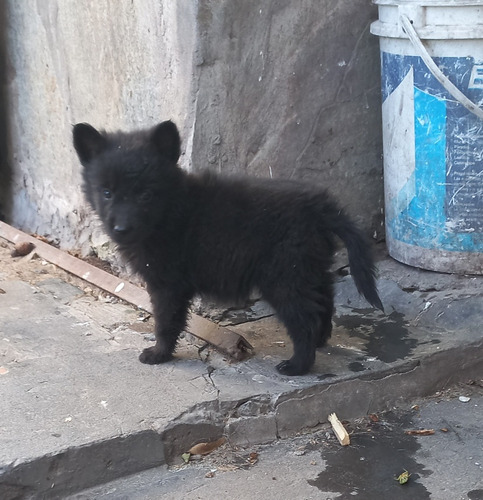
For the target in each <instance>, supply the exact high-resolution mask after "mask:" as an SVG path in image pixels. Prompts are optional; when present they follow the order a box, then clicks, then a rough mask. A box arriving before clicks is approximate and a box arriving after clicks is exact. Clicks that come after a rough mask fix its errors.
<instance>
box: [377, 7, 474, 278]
mask: <svg viewBox="0 0 483 500" xmlns="http://www.w3.org/2000/svg"><path fill="white" fill-rule="evenodd" d="M374 3H375V4H377V5H378V9H379V20H378V21H375V22H374V23H372V25H371V32H372V33H373V34H375V35H377V36H379V39H380V49H381V73H382V74H381V80H382V119H383V148H384V188H385V218H386V239H387V244H388V249H389V254H390V255H391V256H392V257H394V258H395V259H397V260H399V261H401V262H404V263H406V264H409V265H412V266H416V267H421V268H423V269H431V270H435V271H443V272H456V273H472V274H483V110H482V108H483V1H482V0H478V1H475V0H468V1H464V0H453V1H451V0H448V1H436V0H420V1H415V0H399V1H392V0H374Z"/></svg>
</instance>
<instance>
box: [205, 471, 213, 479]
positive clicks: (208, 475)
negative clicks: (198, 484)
mask: <svg viewBox="0 0 483 500" xmlns="http://www.w3.org/2000/svg"><path fill="white" fill-rule="evenodd" d="M205 477H208V478H210V477H215V473H214V472H213V471H212V470H211V471H210V472H207V473H206V474H205Z"/></svg>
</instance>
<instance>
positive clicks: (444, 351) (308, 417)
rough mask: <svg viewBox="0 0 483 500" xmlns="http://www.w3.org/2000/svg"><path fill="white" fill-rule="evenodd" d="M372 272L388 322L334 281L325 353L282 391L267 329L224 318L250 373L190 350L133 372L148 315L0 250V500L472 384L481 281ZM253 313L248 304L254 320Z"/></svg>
mask: <svg viewBox="0 0 483 500" xmlns="http://www.w3.org/2000/svg"><path fill="white" fill-rule="evenodd" d="M379 268H380V275H381V277H380V281H379V290H380V296H381V298H382V300H383V303H384V306H385V309H386V314H385V315H384V314H382V313H380V312H377V313H376V312H374V311H372V310H371V309H368V308H367V304H366V303H364V302H363V300H362V299H360V298H359V297H358V295H357V292H356V290H355V287H354V285H353V282H352V280H351V278H350V277H343V278H341V279H340V282H339V283H338V285H337V297H336V304H337V315H336V317H335V318H334V324H335V328H334V333H333V337H332V340H331V342H330V345H329V346H328V347H326V348H324V349H321V350H320V352H319V353H318V355H317V362H316V365H315V367H314V369H313V372H312V373H311V374H310V375H308V376H304V377H299V378H294V379H289V378H288V377H282V376H280V375H278V374H277V372H276V371H275V365H276V364H277V363H278V361H279V360H280V359H283V358H286V357H290V352H291V345H290V342H289V341H288V339H287V337H286V336H285V333H284V332H283V330H282V329H281V327H280V326H279V325H278V324H277V323H276V321H275V320H274V318H273V317H266V318H262V319H258V320H256V321H250V322H245V323H243V322H242V323H240V324H236V325H230V323H238V321H240V318H242V320H243V314H244V313H242V312H240V311H238V312H237V311H233V312H231V313H229V314H228V315H226V317H225V318H224V322H225V324H227V325H229V326H228V327H229V328H232V329H234V330H236V331H238V332H239V333H241V334H242V335H244V336H245V337H246V339H247V340H248V341H249V342H250V343H251V344H252V345H254V346H255V350H256V355H255V356H254V357H253V358H252V359H250V360H248V361H245V362H240V363H231V362H230V361H229V360H227V359H225V358H223V357H222V356H221V355H219V354H218V353H216V352H215V351H212V350H209V349H204V350H203V351H202V352H201V353H199V352H198V347H197V346H196V345H194V344H193V343H191V340H192V339H191V338H190V339H184V340H182V341H181V342H180V346H179V349H178V354H177V358H176V360H175V361H173V362H171V363H168V364H165V365H159V366H147V365H143V364H141V363H139V361H138V359H137V357H138V354H139V352H140V351H141V349H142V348H143V347H145V346H146V345H149V342H150V341H151V337H152V334H151V332H152V322H151V320H150V319H149V318H146V314H144V313H143V312H142V311H138V310H136V309H135V308H133V307H131V306H129V305H126V304H124V303H120V302H116V301H115V300H113V299H112V298H110V297H106V296H103V294H101V295H100V296H98V294H97V293H95V292H94V291H93V290H92V289H91V287H89V285H88V284H86V283H85V282H82V281H81V280H77V279H73V278H72V277H70V276H68V275H67V274H66V273H64V272H62V271H59V270H58V269H56V268H55V267H54V266H52V265H50V264H48V263H43V262H41V261H40V260H38V259H29V258H28V257H27V258H26V257H24V258H16V259H12V258H11V257H10V250H9V247H8V245H5V246H0V288H1V289H2V293H0V346H1V348H0V383H1V385H0V397H1V400H2V401H3V402H4V403H3V408H2V409H3V411H2V416H1V418H0V471H1V472H0V474H1V475H0V481H1V483H0V497H1V498H5V499H14V498H63V497H64V498H65V496H66V495H67V494H69V493H74V492H76V491H79V490H81V489H84V488H87V487H89V486H92V485H95V484H100V483H104V482H107V481H110V480H113V479H115V478H118V477H122V476H125V475H128V474H133V473H136V472H138V471H141V470H144V469H147V468H150V467H154V466H159V465H163V464H166V463H169V464H172V463H179V462H180V461H181V454H182V453H183V452H185V451H186V450H187V449H189V448H190V447H191V446H192V445H193V444H196V443H197V442H202V441H211V440H214V439H217V438H219V437H220V436H222V435H225V436H227V438H228V439H229V441H230V443H231V444H233V445H239V446H243V445H255V444H261V443H268V442H270V441H273V440H275V439H277V438H279V437H282V438H283V437H288V436H293V435H294V434H295V433H297V432H299V431H301V430H303V429H309V428H313V427H316V426H318V425H320V424H322V423H324V422H326V421H327V415H328V413H332V412H336V413H337V414H338V416H339V418H341V419H350V418H358V417H362V416H365V415H367V414H368V413H374V412H380V411H382V410H384V409H387V408H391V407H392V406H393V405H395V404H398V403H400V404H401V403H403V402H406V401H407V400H409V399H410V398H416V397H422V396H425V395H429V394H433V393H434V392H436V391H437V390H440V389H442V388H444V387H447V386H449V385H451V384H454V383H457V382H459V381H466V380H468V379H476V378H481V377H482V376H483V364H482V362H481V358H482V353H483V332H482V329H481V325H482V324H483V301H482V297H481V295H482V290H483V278H482V277H458V276H447V275H441V274H437V273H431V272H423V271H419V270H417V269H411V268H408V267H406V266H403V265H400V264H397V263H395V262H394V261H392V260H391V259H389V258H384V259H383V260H381V262H380V263H379ZM260 311H262V313H260ZM264 311H265V310H264V309H263V308H260V307H259V305H255V306H254V312H253V317H252V318H251V319H254V318H256V317H258V316H263V313H264ZM257 314H258V316H257ZM188 340H190V341H188ZM113 498H114V497H113ZM240 498H242V497H240ZM475 498H476V497H475Z"/></svg>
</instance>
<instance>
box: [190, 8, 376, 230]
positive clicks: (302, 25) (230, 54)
mask: <svg viewBox="0 0 483 500" xmlns="http://www.w3.org/2000/svg"><path fill="white" fill-rule="evenodd" d="M203 4H204V8H202V9H200V12H199V15H198V21H199V33H200V51H199V56H198V64H199V84H198V87H199V92H198V94H197V101H196V104H197V107H196V126H195V136H194V146H193V152H194V154H193V158H192V161H193V167H194V168H195V169H201V168H204V167H205V166H206V165H207V164H209V165H211V166H213V167H215V168H217V169H218V170H220V171H222V172H247V173H248V174H251V175H259V176H270V175H271V176H273V177H283V178H292V179H304V180H307V181H309V182H314V183H320V184H322V185H325V186H328V187H329V188H330V190H331V191H332V192H333V193H334V195H335V196H337V197H338V198H339V199H340V200H341V202H342V204H343V205H345V206H346V207H347V208H348V211H349V212H350V213H351V214H353V215H354V216H355V217H356V218H357V219H358V220H359V222H360V223H362V224H363V225H364V226H365V228H366V229H367V230H369V231H370V232H371V234H373V233H374V232H377V233H378V234H379V233H380V232H381V229H382V226H381V224H382V215H381V208H382V204H383V197H382V195H383V194H382V157H381V155H382V139H381V125H380V105H381V104H380V102H381V101H380V67H379V48H378V43H379V42H378V40H377V39H376V38H375V37H373V36H372V35H371V34H370V33H369V25H370V22H371V20H374V19H376V18H377V11H376V9H375V7H373V6H372V5H371V2H370V0H351V1H350V2H341V1H338V0H302V1H297V2H294V1H290V0H265V1H263V2H259V1H256V0H244V1H243V2H235V1H233V0H213V1H211V2H203Z"/></svg>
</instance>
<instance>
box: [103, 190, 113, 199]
mask: <svg viewBox="0 0 483 500" xmlns="http://www.w3.org/2000/svg"><path fill="white" fill-rule="evenodd" d="M102 196H103V197H104V199H105V200H110V199H111V198H112V192H111V190H110V189H103V190H102Z"/></svg>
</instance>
